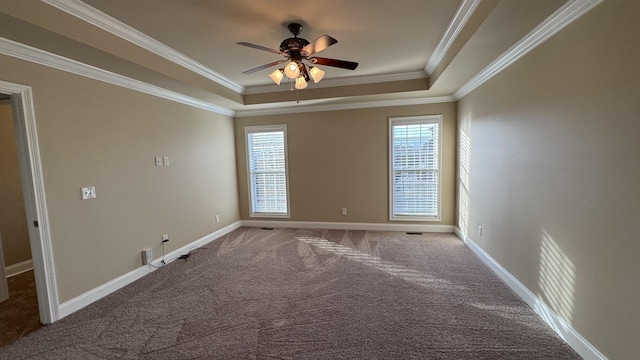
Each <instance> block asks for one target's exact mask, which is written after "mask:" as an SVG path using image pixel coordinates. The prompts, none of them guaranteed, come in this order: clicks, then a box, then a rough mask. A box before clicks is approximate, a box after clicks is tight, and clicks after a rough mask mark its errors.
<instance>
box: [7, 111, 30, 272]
mask: <svg viewBox="0 0 640 360" xmlns="http://www.w3.org/2000/svg"><path fill="white" fill-rule="evenodd" d="M0 232H2V248H3V250H4V265H5V266H9V265H14V264H17V263H20V262H23V261H27V260H30V259H31V247H30V246H29V233H28V232H27V215H26V214H25V210H24V198H23V196H22V181H21V179H20V167H19V165H18V151H17V147H16V138H15V135H14V130H13V113H12V111H11V103H9V102H8V101H0Z"/></svg>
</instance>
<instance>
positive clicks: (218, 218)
mask: <svg viewBox="0 0 640 360" xmlns="http://www.w3.org/2000/svg"><path fill="white" fill-rule="evenodd" d="M216 222H217V223H219V222H220V215H216Z"/></svg>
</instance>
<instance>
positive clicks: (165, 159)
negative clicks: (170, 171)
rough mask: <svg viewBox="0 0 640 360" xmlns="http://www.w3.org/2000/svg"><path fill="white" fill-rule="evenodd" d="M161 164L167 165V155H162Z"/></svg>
mask: <svg viewBox="0 0 640 360" xmlns="http://www.w3.org/2000/svg"><path fill="white" fill-rule="evenodd" d="M162 165H164V166H169V165H170V163H169V157H168V156H164V157H163V158H162Z"/></svg>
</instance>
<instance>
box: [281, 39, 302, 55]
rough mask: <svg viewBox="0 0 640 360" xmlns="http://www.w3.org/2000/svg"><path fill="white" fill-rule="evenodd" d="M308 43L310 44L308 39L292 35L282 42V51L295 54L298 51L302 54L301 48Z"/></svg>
mask: <svg viewBox="0 0 640 360" xmlns="http://www.w3.org/2000/svg"><path fill="white" fill-rule="evenodd" d="M307 45H309V42H308V41H307V39H303V38H298V37H292V38H288V39H285V40H284V41H282V43H280V51H282V52H283V53H285V54H289V55H295V54H296V53H297V54H298V55H300V49H302V48H303V47H305V46H307Z"/></svg>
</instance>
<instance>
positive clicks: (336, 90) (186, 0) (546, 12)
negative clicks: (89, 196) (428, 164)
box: [0, 0, 596, 111]
mask: <svg viewBox="0 0 640 360" xmlns="http://www.w3.org/2000/svg"><path fill="white" fill-rule="evenodd" d="M594 2H596V0H535V1H532V0H502V1H501V0H482V1H481V0H463V1H455V0H420V1H418V0H395V1H388V0H348V1H345V0H323V1H317V0H316V1H308V0H298V1H292V0H215V1H213V0H182V1H175V0H84V1H80V0H43V1H42V2H40V1H36V0H23V1H20V2H17V1H13V0H0V12H2V13H4V14H6V15H8V16H11V17H12V18H15V19H19V20H20V21H23V22H27V23H29V24H31V25H35V26H36V27H37V28H39V29H44V30H46V31H47V32H51V33H55V34H56V36H62V37H64V38H66V39H70V40H72V41H74V42H78V43H81V44H82V45H83V46H85V45H86V46H87V48H90V49H96V50H98V51H100V52H103V53H107V54H109V55H110V56H114V58H118V59H122V60H124V61H126V62H128V63H132V64H135V65H136V66H142V67H144V68H147V69H149V70H150V71H151V72H153V73H156V74H159V75H162V76H165V77H166V78H169V79H171V80H172V81H175V82H177V83H182V84H184V88H191V89H192V92H193V93H197V94H200V97H201V98H202V97H206V94H205V93H210V95H211V96H210V100H208V101H211V102H212V103H218V105H220V106H224V107H226V108H229V109H232V110H235V111H243V110H252V111H253V110H259V109H268V108H274V107H281V106H280V105H281V104H286V102H290V100H291V99H290V94H288V93H290V92H289V91H288V90H289V86H288V84H285V85H284V86H283V85H281V86H280V87H278V86H276V85H275V84H273V82H271V80H270V79H269V78H268V77H267V75H268V74H269V73H270V72H272V71H273V70H274V69H275V67H274V68H269V69H265V70H262V71H258V72H256V73H254V74H251V75H244V74H242V72H243V71H244V70H247V69H250V68H254V67H256V66H259V65H263V64H266V63H269V62H272V61H275V60H280V59H282V57H281V56H279V55H277V54H273V53H270V52H266V51H260V50H256V49H252V48H248V47H244V46H239V45H236V43H237V42H240V41H245V42H250V43H254V44H258V45H262V46H265V47H268V48H273V49H277V48H278V47H279V45H280V42H281V41H282V40H284V39H285V38H287V37H291V34H290V33H289V32H288V30H287V28H286V25H287V24H288V23H290V22H299V23H301V24H303V26H304V29H303V32H302V33H301V34H300V37H303V38H306V39H307V40H309V41H313V40H314V39H316V38H317V37H318V36H320V35H322V34H328V35H330V36H332V37H334V38H336V39H337V40H338V43H337V44H335V45H333V46H331V47H329V48H327V49H325V50H324V51H322V52H321V53H319V54H318V56H322V57H328V58H335V59H342V60H349V61H355V62H358V63H359V67H358V68H357V69H356V70H354V71H350V70H345V69H339V68H333V67H328V66H321V68H322V69H323V70H325V71H326V75H325V78H324V79H323V80H322V81H321V82H320V83H319V84H313V83H311V84H310V85H309V87H308V88H307V89H305V90H303V91H304V92H305V96H306V98H305V99H306V104H307V105H314V106H319V105H321V104H344V103H367V102H371V101H376V102H383V103H384V102H385V101H391V102H394V101H395V102H401V101H405V102H409V103H410V102H419V101H420V99H427V98H432V99H434V98H439V97H447V96H448V97H453V96H454V95H456V93H458V94H459V93H460V91H462V90H463V89H469V88H470V86H471V85H470V84H473V83H477V82H478V81H481V80H478V79H479V78H486V76H487V74H488V73H490V71H489V70H491V71H494V70H495V69H499V68H500V66H502V67H504V66H505V65H507V66H508V64H509V62H508V60H509V59H510V58H511V59H512V60H517V56H521V55H519V54H517V51H519V50H518V47H523V46H524V48H525V50H526V51H528V50H530V49H532V48H534V47H535V46H537V45H538V44H539V43H540V42H542V41H544V40H545V39H546V38H547V37H548V36H550V35H552V34H553V33H555V31H557V30H558V29H559V28H561V27H562V26H564V25H566V24H567V23H568V22H570V21H572V20H574V19H575V18H576V17H577V16H579V14H581V13H580V12H579V11H583V12H584V11H586V10H585V9H587V8H589V7H590V6H592V5H593V3H594ZM576 13H579V14H578V15H576ZM3 36H4V35H3ZM60 51H62V50H60ZM78 51H79V50H78ZM520 52H521V51H520ZM61 55H64V54H61ZM505 59H506V60H505ZM501 64H502V65H501ZM492 67H493V68H495V69H494V70H492ZM111 71H113V70H111ZM494 72H495V71H494ZM391 82H396V83H394V85H391V84H392V83H391ZM283 83H284V82H283ZM377 83H384V85H376V84H377ZM274 92H275V93H274ZM202 94H205V95H202ZM427 102H428V100H427ZM249 104H254V105H249ZM336 106H337V105H336Z"/></svg>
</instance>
